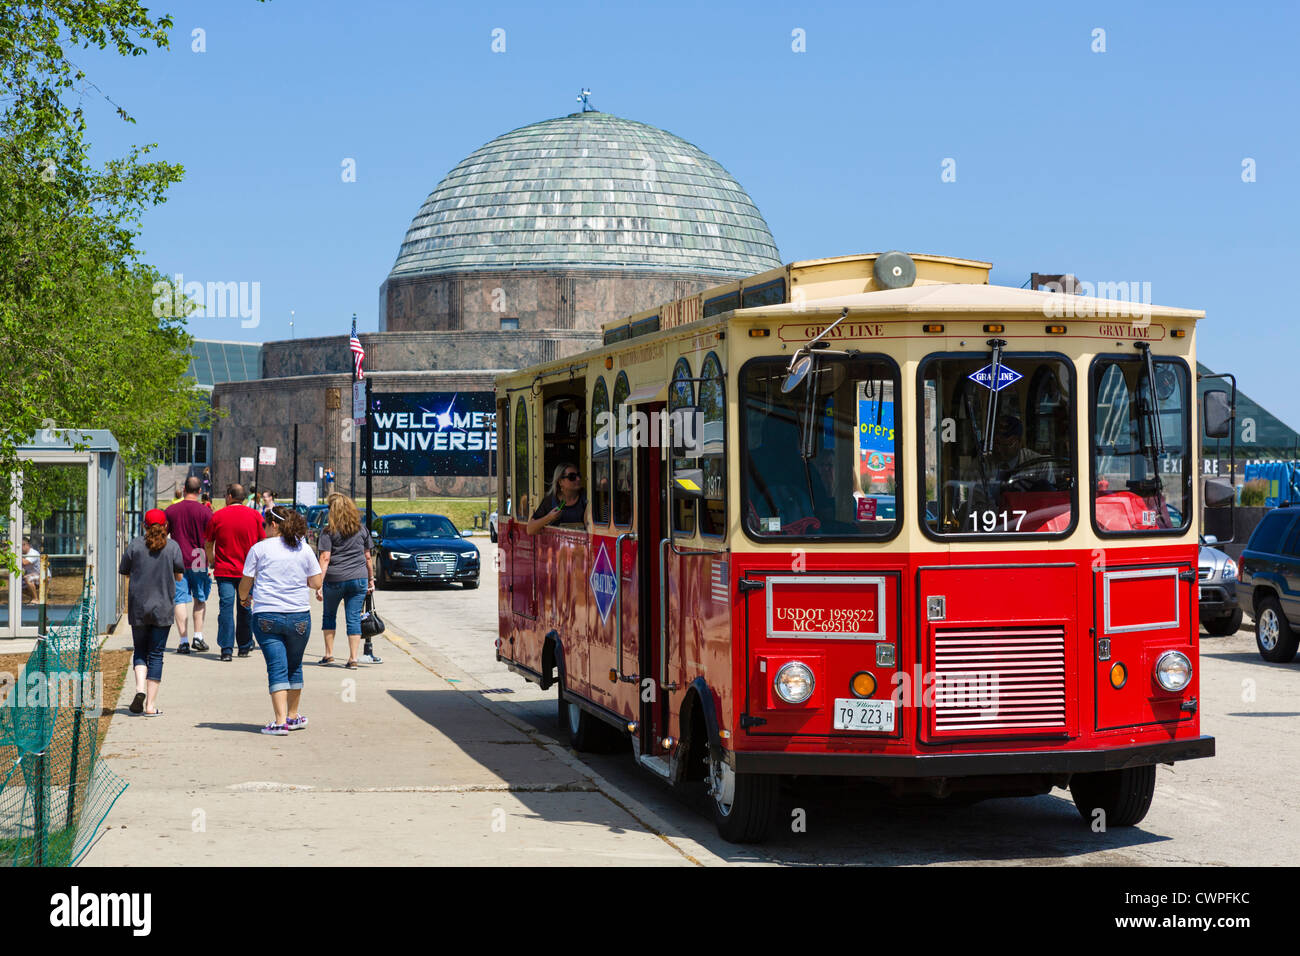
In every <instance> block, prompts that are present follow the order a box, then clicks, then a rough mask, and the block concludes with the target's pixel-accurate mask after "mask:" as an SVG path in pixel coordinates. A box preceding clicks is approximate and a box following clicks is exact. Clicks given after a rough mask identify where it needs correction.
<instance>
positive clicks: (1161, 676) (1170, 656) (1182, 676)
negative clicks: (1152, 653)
mask: <svg viewBox="0 0 1300 956" xmlns="http://www.w3.org/2000/svg"><path fill="white" fill-rule="evenodd" d="M1191 682H1192V662H1191V661H1189V660H1188V659H1187V655H1186V654H1183V653H1181V652H1179V651H1165V652H1164V653H1163V654H1161V655H1160V659H1159V660H1158V661H1156V683H1158V684H1159V685H1160V686H1161V687H1163V688H1164V689H1165V690H1168V691H1180V690H1183V689H1185V688H1186V687H1187V685H1188V684H1190V683H1191Z"/></svg>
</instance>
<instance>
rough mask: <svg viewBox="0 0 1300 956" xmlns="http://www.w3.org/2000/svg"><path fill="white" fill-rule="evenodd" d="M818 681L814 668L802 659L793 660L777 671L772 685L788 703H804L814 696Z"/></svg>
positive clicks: (777, 694) (777, 693) (778, 694)
mask: <svg viewBox="0 0 1300 956" xmlns="http://www.w3.org/2000/svg"><path fill="white" fill-rule="evenodd" d="M816 683H817V682H816V680H815V678H814V677H813V672H812V668H810V667H809V666H808V665H807V664H804V663H802V662H800V661H791V662H790V663H789V664H786V665H785V666H784V667H782V668H781V669H780V670H779V671H777V672H776V680H774V681H773V682H772V686H773V688H774V689H775V690H776V696H777V697H780V698H781V699H782V700H783V701H785V702H786V703H787V704H802V703H803V702H804V701H806V700H807V699H808V698H809V697H811V696H812V692H813V687H814V686H816Z"/></svg>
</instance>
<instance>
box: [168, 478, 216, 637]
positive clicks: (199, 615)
mask: <svg viewBox="0 0 1300 956" xmlns="http://www.w3.org/2000/svg"><path fill="white" fill-rule="evenodd" d="M202 487H203V486H202V484H201V482H200V481H199V479H198V477H197V476H195V475H190V477H188V478H186V479H185V491H184V497H183V498H181V500H180V501H178V502H176V503H175V504H174V505H172V506H171V507H170V508H168V509H167V511H166V512H165V514H166V515H167V531H168V533H169V534H170V535H171V536H172V540H173V541H175V542H176V543H177V544H178V545H179V546H180V549H181V560H182V561H184V562H185V578H184V580H183V581H180V582H178V583H177V585H176V595H175V605H176V629H177V631H179V632H180V638H181V643H180V646H179V647H177V648H176V653H177V654H188V653H189V652H190V638H192V639H193V646H194V650H195V651H206V650H207V649H208V645H207V644H206V643H204V641H203V617H204V615H205V614H206V613H207V609H208V593H209V592H210V591H211V589H212V581H211V579H210V578H209V577H208V560H207V557H206V556H205V554H204V549H203V542H204V540H205V537H206V535H207V530H208V522H209V521H211V520H212V512H211V511H209V510H208V509H207V508H206V507H205V506H204V505H203V502H201V501H199V492H200V490H202ZM191 598H192V599H193V603H194V620H193V622H192V624H191V626H190V627H189V628H188V634H189V637H187V636H186V634H187V629H186V626H185V624H186V616H187V615H186V613H185V612H186V608H188V607H189V606H190V599H191Z"/></svg>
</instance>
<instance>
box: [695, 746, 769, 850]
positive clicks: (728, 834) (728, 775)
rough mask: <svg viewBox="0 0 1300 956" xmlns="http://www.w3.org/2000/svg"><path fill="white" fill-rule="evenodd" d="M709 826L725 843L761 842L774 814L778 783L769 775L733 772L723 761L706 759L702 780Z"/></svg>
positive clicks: (765, 836) (765, 837) (765, 835)
mask: <svg viewBox="0 0 1300 956" xmlns="http://www.w3.org/2000/svg"><path fill="white" fill-rule="evenodd" d="M705 786H706V788H707V790H708V794H709V804H710V806H711V807H712V809H713V825H714V826H715V827H717V829H718V835H719V836H720V837H722V839H724V840H726V841H727V842H728V843H761V842H762V841H763V840H765V839H767V834H768V831H769V830H771V828H772V820H773V818H774V816H775V813H776V797H777V790H778V788H779V786H780V781H779V780H778V779H777V778H776V777H775V776H773V775H772V774H760V773H736V771H734V770H733V769H731V767H729V766H728V765H727V764H726V762H725V761H722V760H714V759H713V758H712V757H710V758H709V773H708V777H707V778H706V779H705Z"/></svg>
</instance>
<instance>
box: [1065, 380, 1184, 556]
mask: <svg viewBox="0 0 1300 956" xmlns="http://www.w3.org/2000/svg"><path fill="white" fill-rule="evenodd" d="M1152 366H1153V368H1154V371H1155V379H1156V380H1155V395H1154V400H1153V396H1152V394H1151V392H1152V390H1151V383H1150V382H1149V381H1148V377H1147V366H1146V362H1145V361H1144V360H1143V359H1142V358H1141V357H1139V356H1124V357H1122V358H1121V357H1120V356H1115V355H1105V356H1098V357H1097V358H1096V359H1094V360H1093V363H1092V368H1091V373H1090V376H1089V378H1090V383H1091V393H1092V401H1093V407H1092V439H1093V461H1092V495H1091V498H1092V520H1093V524H1094V527H1095V528H1096V530H1097V533H1098V534H1101V535H1106V536H1111V535H1118V534H1139V535H1142V534H1181V533H1182V532H1183V531H1184V530H1185V529H1186V528H1187V526H1188V523H1189V522H1190V520H1191V514H1190V511H1191V507H1190V506H1191V500H1192V473H1191V467H1192V465H1191V455H1190V449H1191V416H1190V414H1189V409H1188V396H1189V395H1190V394H1191V389H1190V385H1189V382H1190V378H1191V376H1190V373H1189V371H1188V368H1187V364H1186V363H1185V362H1183V361H1182V359H1177V358H1158V357H1156V356H1154V355H1153V356H1152Z"/></svg>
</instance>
